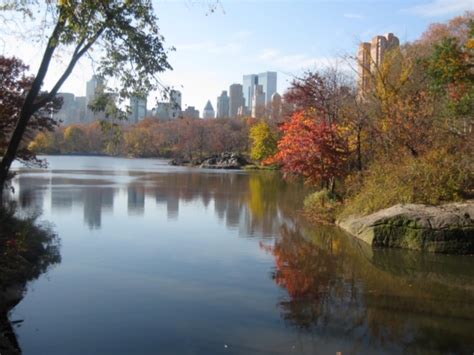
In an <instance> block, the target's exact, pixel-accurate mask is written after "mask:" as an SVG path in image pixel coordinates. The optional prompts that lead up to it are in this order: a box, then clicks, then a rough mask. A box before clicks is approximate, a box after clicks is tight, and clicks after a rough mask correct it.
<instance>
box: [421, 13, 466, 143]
mask: <svg viewBox="0 0 474 355" xmlns="http://www.w3.org/2000/svg"><path fill="white" fill-rule="evenodd" d="M427 71H428V74H429V76H430V78H431V85H432V89H433V91H434V92H435V93H436V94H437V96H438V99H439V101H441V102H443V104H444V105H445V106H446V110H445V111H446V113H445V117H444V118H445V119H444V121H445V122H448V129H449V130H451V131H452V132H454V133H456V134H457V135H460V136H463V135H464V136H465V135H467V134H470V133H471V132H472V127H473V125H474V119H473V116H474V19H471V20H470V22H469V38H468V40H466V41H465V42H464V43H463V42H462V41H461V40H460V39H458V38H456V37H445V38H443V39H442V40H441V41H440V42H438V43H435V44H434V46H433V53H432V54H431V56H430V57H429V58H428V59H427Z"/></svg>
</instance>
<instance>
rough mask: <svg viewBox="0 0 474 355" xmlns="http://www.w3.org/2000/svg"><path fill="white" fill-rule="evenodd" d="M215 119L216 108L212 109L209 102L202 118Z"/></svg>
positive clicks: (208, 101)
mask: <svg viewBox="0 0 474 355" xmlns="http://www.w3.org/2000/svg"><path fill="white" fill-rule="evenodd" d="M214 117H215V112H214V108H213V107H212V104H211V101H210V100H207V104H206V106H205V107H204V110H203V112H202V118H204V119H208V118H214Z"/></svg>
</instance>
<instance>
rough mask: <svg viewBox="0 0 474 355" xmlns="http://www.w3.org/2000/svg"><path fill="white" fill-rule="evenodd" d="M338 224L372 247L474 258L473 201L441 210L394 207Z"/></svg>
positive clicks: (426, 207) (447, 205) (416, 205)
mask: <svg viewBox="0 0 474 355" xmlns="http://www.w3.org/2000/svg"><path fill="white" fill-rule="evenodd" d="M337 224H338V225H339V226H340V227H341V228H342V229H344V230H346V231H347V232H349V233H350V234H352V235H353V236H355V237H356V238H359V239H361V240H363V241H364V242H366V243H368V244H370V245H372V246H373V247H388V248H405V249H413V250H426V251H430V252H434V253H452V254H474V201H469V202H466V203H451V204H446V205H442V206H426V205H420V204H406V205H395V206H393V207H390V208H386V209H384V210H381V211H378V212H375V213H373V214H371V215H368V216H364V217H360V216H350V217H348V218H345V219H342V220H339V221H338V222H337Z"/></svg>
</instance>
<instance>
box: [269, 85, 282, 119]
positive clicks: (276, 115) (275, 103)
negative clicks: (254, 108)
mask: <svg viewBox="0 0 474 355" xmlns="http://www.w3.org/2000/svg"><path fill="white" fill-rule="evenodd" d="M281 103H282V99H281V95H280V94H279V93H277V92H276V93H274V94H273V95H272V101H271V102H270V104H267V106H268V105H269V106H270V118H271V119H272V120H273V121H280V119H281V106H282V105H281Z"/></svg>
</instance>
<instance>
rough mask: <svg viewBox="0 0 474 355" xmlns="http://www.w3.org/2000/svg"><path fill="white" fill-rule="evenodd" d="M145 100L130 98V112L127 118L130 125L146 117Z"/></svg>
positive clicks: (135, 97)
mask: <svg viewBox="0 0 474 355" xmlns="http://www.w3.org/2000/svg"><path fill="white" fill-rule="evenodd" d="M146 104H147V100H146V98H142V97H137V96H132V97H131V98H130V110H131V114H130V117H129V122H130V123H132V124H133V123H137V122H139V121H141V120H143V119H144V118H145V116H146Z"/></svg>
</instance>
